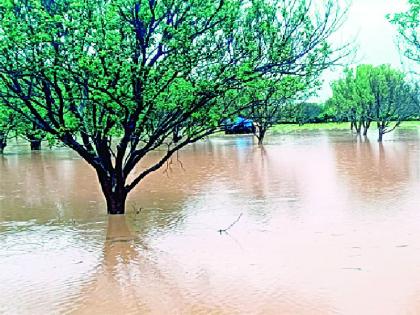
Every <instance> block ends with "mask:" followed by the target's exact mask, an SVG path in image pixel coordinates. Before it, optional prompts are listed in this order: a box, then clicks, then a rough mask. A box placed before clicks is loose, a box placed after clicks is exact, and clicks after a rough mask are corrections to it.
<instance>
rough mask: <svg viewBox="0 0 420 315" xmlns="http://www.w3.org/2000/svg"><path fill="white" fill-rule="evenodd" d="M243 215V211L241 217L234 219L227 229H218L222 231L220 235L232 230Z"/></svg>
mask: <svg viewBox="0 0 420 315" xmlns="http://www.w3.org/2000/svg"><path fill="white" fill-rule="evenodd" d="M241 217H242V213H241V214H240V215H239V217H238V218H237V219H236V220H235V221H233V222H232V224H231V225H229V226H228V227H227V228H226V229H220V230H218V232H219V233H220V235H221V234H222V233H227V231H228V230H230V229H231V228H232V227H233V226H234V225H235V224H236V223H238V221H239V220H240V218H241Z"/></svg>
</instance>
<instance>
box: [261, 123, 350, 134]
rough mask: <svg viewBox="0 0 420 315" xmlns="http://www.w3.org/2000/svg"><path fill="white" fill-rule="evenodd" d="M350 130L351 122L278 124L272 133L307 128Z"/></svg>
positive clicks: (271, 129) (272, 129)
mask: <svg viewBox="0 0 420 315" xmlns="http://www.w3.org/2000/svg"><path fill="white" fill-rule="evenodd" d="M347 129H348V130H350V123H348V122H344V123H318V124H304V125H299V124H278V125H274V126H273V127H272V128H270V129H269V130H270V132H271V133H288V132H295V131H305V130H347Z"/></svg>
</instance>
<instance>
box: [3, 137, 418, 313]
mask: <svg viewBox="0 0 420 315" xmlns="http://www.w3.org/2000/svg"><path fill="white" fill-rule="evenodd" d="M375 138H376V135H375V134H372V135H371V141H365V140H364V139H363V138H361V139H358V138H356V137H355V136H353V135H351V134H350V133H349V132H347V131H322V132H321V131H319V132H311V133H309V132H298V133H293V134H287V135H280V136H275V137H274V136H273V137H269V138H268V139H267V143H266V145H265V147H264V149H262V148H259V147H258V146H257V145H256V144H255V142H254V141H253V139H252V137H250V136H232V137H230V136H229V137H214V138H211V139H210V140H207V141H203V142H200V143H197V144H194V145H191V146H189V147H188V148H186V149H185V150H183V151H182V152H180V154H179V161H177V159H176V158H174V159H173V161H172V164H170V165H169V167H168V168H167V169H166V171H165V169H162V170H159V171H158V172H156V173H155V174H154V175H152V176H150V177H149V178H147V179H146V180H145V181H144V182H143V183H141V184H140V186H139V187H138V188H137V189H136V191H135V192H133V193H132V195H131V196H130V199H129V201H128V206H127V210H128V214H127V215H126V216H125V217H121V216H120V217H113V218H112V219H111V220H110V221H109V222H108V218H107V216H106V211H105V208H104V201H103V198H102V196H101V193H100V190H99V187H98V184H97V181H96V177H95V174H94V172H93V171H92V170H91V169H90V167H89V166H88V165H87V164H86V163H84V162H83V161H82V160H81V159H80V158H78V157H77V155H75V154H74V153H72V152H71V151H68V150H67V149H55V150H52V151H51V150H49V149H46V150H45V151H43V152H41V153H30V152H28V151H27V148H26V145H25V146H24V147H22V146H21V145H15V146H13V145H11V146H10V147H8V149H9V150H8V152H9V153H8V154H6V155H5V156H4V157H3V158H0V313H1V314H63V313H64V314H113V315H116V314H303V315H306V314H322V315H325V314H351V315H353V314H355V315H359V314H368V315H376V314H378V315H387V314H392V315H394V314H420V207H419V205H420V141H419V140H420V135H419V133H418V131H417V130H416V129H414V130H397V131H396V132H395V133H393V134H392V135H391V134H390V135H387V138H386V141H385V142H384V143H383V145H379V144H378V143H377V142H376V141H375ZM142 166H144V165H142ZM241 214H242V215H241ZM238 218H239V220H238ZM235 221H236V223H234V222H235ZM232 223H234V224H233V226H231V228H230V229H229V230H228V233H222V234H220V233H219V232H218V230H220V229H225V228H227V227H229V226H230V225H231V224H232Z"/></svg>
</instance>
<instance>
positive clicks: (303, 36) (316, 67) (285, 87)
mask: <svg viewBox="0 0 420 315" xmlns="http://www.w3.org/2000/svg"><path fill="white" fill-rule="evenodd" d="M274 2H276V1H274ZM253 3H254V4H255V14H254V16H255V19H254V20H252V21H251V22H250V23H247V24H245V25H246V31H245V30H244V33H245V32H246V33H248V34H252V38H254V40H253V41H252V44H253V45H254V46H255V48H256V53H257V54H258V58H261V59H262V60H265V61H266V62H269V63H270V64H275V59H277V58H278V54H284V53H286V54H287V53H290V52H291V51H293V50H295V51H296V50H297V51H301V53H300V54H301V56H300V57H299V59H301V60H300V61H298V69H299V70H298V71H297V72H296V66H297V65H296V63H291V64H289V65H284V67H283V68H282V71H281V72H278V71H271V72H270V73H269V76H264V77H263V78H261V79H259V80H254V81H252V82H250V83H249V84H247V85H246V87H245V89H244V92H243V94H244V95H246V96H248V98H246V100H247V102H248V103H249V104H250V107H249V111H247V116H248V118H251V119H252V120H253V121H254V124H255V127H256V128H255V136H256V137H257V139H258V144H259V145H261V144H263V141H264V138H265V135H266V133H267V130H268V129H269V128H271V127H272V126H273V125H274V124H276V123H277V122H279V121H280V120H281V117H280V116H281V114H282V111H283V108H284V107H285V106H287V105H288V104H290V103H292V102H295V101H297V100H300V99H302V98H305V96H307V95H310V94H311V93H313V91H314V88H315V87H318V86H319V83H320V81H319V77H320V75H321V74H322V72H323V71H324V70H325V69H327V68H329V67H331V66H333V65H334V64H336V63H337V62H338V61H341V60H342V59H343V58H344V57H346V56H348V55H349V54H350V53H351V49H350V45H343V46H341V47H335V48H334V47H332V46H331V45H330V43H329V42H328V40H329V38H330V36H331V35H332V34H333V33H334V32H335V31H336V30H337V29H338V28H339V27H340V26H341V23H342V22H343V18H344V16H345V13H346V10H345V9H344V10H342V12H341V13H340V12H337V7H336V4H335V3H334V2H332V1H326V2H325V9H324V11H323V12H322V13H320V14H318V16H317V17H316V18H315V19H314V21H313V22H310V23H308V22H309V20H310V18H308V14H307V13H308V12H310V11H311V10H312V2H311V1H277V7H278V8H280V9H277V10H272V11H271V12H269V11H266V9H267V7H264V6H262V5H261V4H259V3H264V1H253ZM296 13H297V15H296V19H295V20H294V21H293V23H286V22H285V21H287V19H288V18H289V17H290V16H292V15H293V14H296ZM273 28H274V29H273ZM274 30H282V31H283V32H284V33H283V35H282V37H278V38H277V40H275V41H273V31H274ZM284 39H286V40H284ZM278 40H280V42H283V44H282V46H280V47H279V46H278ZM276 47H278V48H280V50H278V48H276ZM304 47H307V48H309V50H308V51H305V49H304ZM297 56H299V55H297ZM302 57H303V59H302Z"/></svg>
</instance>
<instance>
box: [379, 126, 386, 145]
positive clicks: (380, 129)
mask: <svg viewBox="0 0 420 315" xmlns="http://www.w3.org/2000/svg"><path fill="white" fill-rule="evenodd" d="M384 134H385V126H384V124H383V123H382V124H381V123H378V142H382V138H383V136H384Z"/></svg>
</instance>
